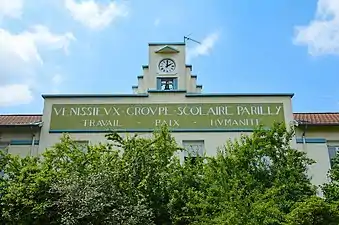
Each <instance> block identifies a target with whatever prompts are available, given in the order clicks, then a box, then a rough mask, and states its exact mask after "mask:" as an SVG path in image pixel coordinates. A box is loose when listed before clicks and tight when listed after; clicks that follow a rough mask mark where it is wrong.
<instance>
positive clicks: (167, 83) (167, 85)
mask: <svg viewBox="0 0 339 225" xmlns="http://www.w3.org/2000/svg"><path fill="white" fill-rule="evenodd" d="M177 86H178V80H177V78H172V77H171V78H168V77H166V78H158V80H157V89H158V90H162V91H170V90H177V89H178V87H177Z"/></svg>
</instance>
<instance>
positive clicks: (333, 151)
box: [328, 146, 339, 166]
mask: <svg viewBox="0 0 339 225" xmlns="http://www.w3.org/2000/svg"><path fill="white" fill-rule="evenodd" d="M338 153H339V146H328V156H329V158H330V163H331V166H332V160H333V158H334V157H335V156H336V155H337V154H338Z"/></svg>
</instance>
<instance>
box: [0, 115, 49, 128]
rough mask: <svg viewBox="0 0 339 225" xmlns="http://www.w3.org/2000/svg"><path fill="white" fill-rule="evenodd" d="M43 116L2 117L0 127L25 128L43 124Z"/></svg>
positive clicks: (0, 116) (0, 117)
mask: <svg viewBox="0 0 339 225" xmlns="http://www.w3.org/2000/svg"><path fill="white" fill-rule="evenodd" d="M41 118H42V115H41V114H30V115H27V114H26V115H25V114H17V115H0V126H23V125H30V124H32V123H35V122H41Z"/></svg>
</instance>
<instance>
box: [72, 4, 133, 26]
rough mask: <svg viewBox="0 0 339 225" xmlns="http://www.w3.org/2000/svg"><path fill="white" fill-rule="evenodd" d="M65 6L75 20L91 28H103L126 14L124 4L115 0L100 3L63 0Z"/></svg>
mask: <svg viewBox="0 0 339 225" xmlns="http://www.w3.org/2000/svg"><path fill="white" fill-rule="evenodd" d="M65 6H66V8H67V9H68V10H69V11H70V13H71V15H72V16H73V18H74V19H75V20H77V21H79V22H80V23H82V24H83V25H85V26H87V27H89V28H91V29H102V28H105V27H107V26H108V25H110V24H111V23H112V22H114V21H115V20H116V19H118V18H119V17H124V16H126V15H127V9H126V7H125V5H123V4H118V3H116V2H115V1H112V2H111V3H109V4H100V3H98V2H95V1H94V0H85V1H80V2H76V1H75V0H65Z"/></svg>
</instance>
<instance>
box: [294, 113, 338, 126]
mask: <svg viewBox="0 0 339 225" xmlns="http://www.w3.org/2000/svg"><path fill="white" fill-rule="evenodd" d="M293 115H294V119H295V120H296V121H298V122H300V123H305V124H306V123H307V124H310V125H339V112H329V113H293Z"/></svg>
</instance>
